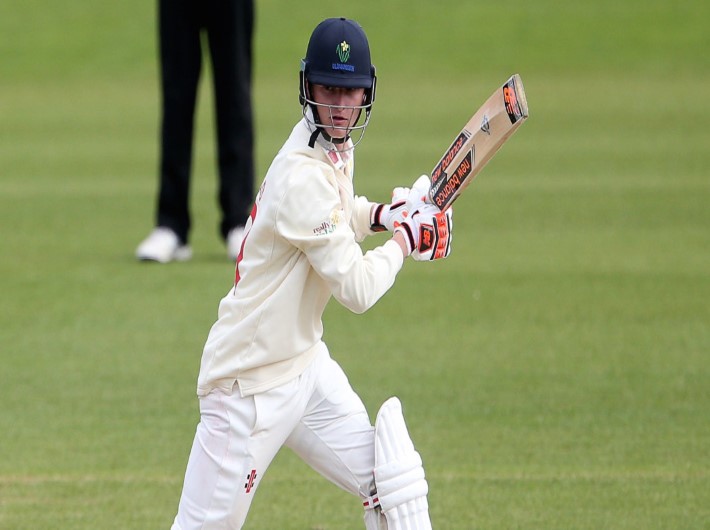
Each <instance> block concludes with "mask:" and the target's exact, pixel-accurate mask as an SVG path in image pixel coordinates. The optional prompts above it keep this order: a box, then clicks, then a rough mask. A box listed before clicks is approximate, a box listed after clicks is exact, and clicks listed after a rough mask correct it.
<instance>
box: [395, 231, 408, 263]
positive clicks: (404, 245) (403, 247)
mask: <svg viewBox="0 0 710 530" xmlns="http://www.w3.org/2000/svg"><path fill="white" fill-rule="evenodd" d="M392 240H393V241H394V242H395V243H397V244H398V245H399V249H400V250H401V251H402V258H406V257H407V256H409V249H408V248H407V243H406V242H405V241H404V236H403V235H402V233H401V232H395V233H394V235H393V236H392Z"/></svg>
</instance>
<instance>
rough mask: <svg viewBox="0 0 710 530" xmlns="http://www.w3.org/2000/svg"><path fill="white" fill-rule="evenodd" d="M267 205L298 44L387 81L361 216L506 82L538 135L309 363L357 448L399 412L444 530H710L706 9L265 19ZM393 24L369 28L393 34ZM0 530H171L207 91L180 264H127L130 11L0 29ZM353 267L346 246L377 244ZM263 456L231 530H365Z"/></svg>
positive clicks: (41, 17) (204, 238)
mask: <svg viewBox="0 0 710 530" xmlns="http://www.w3.org/2000/svg"><path fill="white" fill-rule="evenodd" d="M256 4H257V13H258V15H257V17H258V22H257V39H256V58H255V59H256V71H255V85H254V89H255V99H254V104H255V111H256V118H257V141H258V145H257V157H258V159H257V162H258V169H259V177H258V178H259V179H261V176H262V175H263V173H264V171H265V170H266V168H267V166H268V164H269V162H270V160H271V158H272V157H273V155H274V154H275V152H276V151H277V150H278V148H279V147H280V145H281V142H282V141H283V140H284V139H285V137H286V135H287V134H288V132H289V131H290V128H291V126H292V124H293V123H294V122H295V121H296V120H297V119H298V118H299V108H298V104H297V97H296V96H297V84H296V83H297V81H296V80H297V69H298V64H299V60H300V58H301V56H302V54H303V53H304V51H305V45H306V42H307V39H308V36H309V35H310V32H311V30H312V28H313V27H314V26H315V24H316V23H317V22H318V21H319V20H320V19H322V18H325V17H327V16H340V15H345V16H349V17H352V18H356V19H358V20H359V21H360V22H361V23H362V24H363V26H364V27H365V29H366V30H367V32H368V35H369V37H370V42H371V46H372V48H373V60H374V62H375V64H376V65H377V67H378V74H379V81H380V83H379V92H378V100H377V103H376V106H375V111H374V114H373V122H372V125H371V127H370V129H369V130H368V133H367V137H366V138H365V140H364V142H363V144H362V146H361V148H359V152H358V173H357V176H356V189H357V190H358V191H359V192H360V193H363V194H365V195H368V196H369V197H370V198H372V199H376V200H384V199H385V198H387V197H388V196H389V192H390V190H391V188H392V187H394V186H396V185H403V184H404V185H408V184H409V183H411V182H412V181H413V180H414V179H415V177H416V176H417V175H419V174H420V173H422V172H427V171H429V170H430V169H431V167H432V165H433V164H434V162H436V160H437V159H438V157H439V155H440V154H441V152H442V150H443V149H444V148H445V147H446V145H448V142H449V141H450V140H451V139H452V138H453V136H454V135H455V134H456V133H457V132H458V130H459V129H460V127H461V126H462V125H463V123H464V122H465V121H466V119H467V118H468V117H469V115H470V114H471V113H472V112H473V111H474V110H475V109H476V108H477V107H478V106H479V105H480V103H482V102H483V101H484V100H485V98H486V97H487V96H488V94H489V93H490V92H492V90H493V89H494V88H496V87H497V86H498V85H499V84H500V83H501V82H502V81H503V80H505V79H506V78H507V76H508V75H510V74H512V73H514V72H519V73H520V74H521V75H522V77H523V79H524V81H525V86H526V90H527V94H528V101H529V104H530V113H531V118H530V120H529V121H528V122H527V123H526V124H525V125H524V126H523V127H522V128H521V129H520V131H519V132H518V133H517V134H516V135H515V137H513V139H512V140H511V141H510V143H509V145H506V146H505V147H504V148H503V149H502V150H501V152H500V153H499V154H498V155H497V157H496V158H495V159H494V160H493V161H492V162H491V164H490V165H489V166H488V167H487V168H486V170H485V171H484V172H483V173H482V174H481V175H480V177H479V179H478V181H477V182H476V183H475V184H474V185H473V186H472V187H471V188H469V190H468V192H467V194H466V195H465V196H464V197H463V198H462V199H461V200H460V201H459V202H458V203H457V206H456V217H455V220H456V227H455V237H454V250H453V253H452V255H451V257H450V258H449V259H448V260H446V261H445V262H442V263H437V264H416V263H407V264H406V266H405V269H404V271H403V272H402V273H401V275H400V277H399V279H398V282H397V284H396V285H395V287H394V288H393V289H392V291H391V292H390V293H389V294H388V296H386V297H385V298H384V299H383V300H382V301H381V302H380V303H378V305H377V306H375V307H374V308H373V309H372V310H371V311H369V312H368V313H366V314H365V315H362V316H357V315H353V314H350V313H349V312H347V311H346V310H344V309H342V308H341V307H339V306H337V304H335V303H333V304H331V305H330V306H329V308H328V311H327V314H326V341H327V342H328V344H329V345H330V348H331V351H332V353H333V356H334V357H335V358H336V359H337V360H338V361H339V362H340V363H341V364H342V365H343V366H344V368H345V370H346V372H348V374H349V376H350V380H351V383H352V384H353V386H354V387H355V389H356V390H357V391H358V392H359V393H360V395H361V396H362V398H363V400H364V401H365V403H366V405H367V406H368V409H369V411H370V412H371V414H372V415H373V416H374V413H375V412H376V410H377V408H378V407H379V405H380V404H381V403H382V401H384V400H385V399H386V398H387V397H389V396H390V395H398V396H399V397H400V398H401V400H402V402H403V404H404V407H405V414H406V416H407V419H408V422H409V425H410V431H411V434H412V437H413V438H414V440H415V443H416V445H417V448H418V449H419V451H420V452H421V453H422V456H423V458H424V460H425V466H426V469H427V474H428V478H429V483H430V496H429V503H430V507H431V516H432V521H433V524H434V527H435V528H437V529H442V530H445V529H466V530H468V529H486V530H488V529H540V530H549V529H559V530H563V529H590V530H591V529H595V530H596V529H601V528H604V529H607V528H608V529H644V530H646V529H710V303H708V300H709V299H710V181H709V179H708V177H709V173H710V132H708V125H707V124H708V122H709V121H710V98H708V96H709V95H710V55H709V54H708V49H710V33H709V32H708V30H707V27H708V21H709V20H710V4H708V3H707V2H704V1H702V0H679V1H678V2H668V1H660V0H648V1H642V0H628V1H626V2H623V1H618V0H616V1H612V0H599V1H597V2H583V3H577V4H573V3H564V2H557V1H554V0H541V1H539V2H526V1H523V0H511V1H509V2H504V3H503V2H498V3H492V2H480V1H472V2H454V1H452V0H442V1H439V2H427V1H424V0H409V1H407V2H405V1H404V0H394V1H385V2H377V1H374V0H363V1H361V2H357V3H355V2H353V3H351V4H337V5H336V4H332V3H326V2H323V1H321V0H316V1H315V2H311V3H309V4H308V5H302V4H294V3H291V2H287V1H286V0H266V1H263V2H262V1H258V0H257V2H256ZM385 7H386V9H385ZM0 33H1V34H2V39H0V56H1V57H2V60H1V61H0V293H1V294H2V303H1V304H0V361H1V366H2V368H1V369H0V529H2V530H36V529H59V530H84V529H86V530H89V529H91V530H96V529H101V530H112V529H121V530H125V529H157V528H169V526H170V524H171V522H172V518H173V516H174V513H175V510H176V507H177V501H178V498H179V494H180V488H181V485H182V475H183V472H184V468H185V464H186V462H187V457H188V453H189V449H190V445H191V443H192V436H193V433H194V428H195V425H196V422H197V421H198V411H197V400H196V397H195V394H194V392H195V383H196V377H197V371H198V367H199V359H200V354H201V350H202V345H203V343H204V340H205V338H206V336H207V332H208V330H209V327H210V326H211V324H212V322H213V321H214V319H215V317H216V311H217V304H218V301H219V299H220V298H221V296H222V295H223V294H224V293H225V292H226V291H227V289H228V288H229V287H230V285H231V281H232V277H233V267H232V265H231V264H230V263H228V262H227V261H226V259H225V258H224V249H223V247H222V244H221V242H220V241H219V239H218V237H217V211H216V200H215V196H216V178H215V167H214V140H213V134H212V127H213V125H212V124H213V116H212V100H211V96H210V89H211V83H210V82H209V79H208V78H203V84H202V91H201V99H200V107H199V116H198V133H197V138H196V153H195V178H194V186H193V188H194V189H193V203H192V205H193V214H194V221H195V230H194V232H193V234H192V238H193V241H192V242H193V246H194V249H195V253H196V255H195V258H194V259H193V260H192V261H191V262H188V263H184V264H171V265H168V266H149V265H142V264H138V263H136V262H135V261H134V259H133V251H134V249H135V246H136V245H137V244H138V242H139V241H140V240H141V239H142V238H143V237H144V236H145V235H146V233H147V232H148V230H149V229H150V228H151V225H152V220H153V205H154V201H155V192H156V186H157V177H156V168H157V142H158V135H157V128H158V101H159V99H158V87H157V63H156V53H155V49H156V43H155V5H154V3H153V2H142V1H138V0H129V1H127V2H114V3H107V2H99V3H87V2H81V1H79V0H66V1H64V2H60V3H56V5H55V4H54V3H51V2H50V3H44V2H43V3H41V2H38V1H37V0H30V1H26V2H5V3H2V4H0ZM381 241H382V239H375V240H374V241H372V242H370V243H369V244H371V245H373V244H377V243H379V242H381ZM361 517H362V514H361V510H360V508H359V503H358V502H357V500H354V499H352V498H350V497H349V496H348V495H347V494H345V493H343V492H341V491H340V490H338V489H337V488H335V487H334V486H331V485H330V484H329V483H327V482H326V481H325V480H324V479H322V478H321V477H319V476H318V475H317V474H315V473H314V472H313V471H311V470H310V469H309V468H308V467H307V466H305V465H304V464H303V463H302V462H300V461H299V460H298V459H297V458H295V457H294V456H293V455H292V454H291V453H289V452H288V451H283V452H282V453H281V454H280V455H279V456H278V457H277V460H276V461H275V463H274V464H273V466H272V467H271V468H270V469H269V471H268V474H267V476H266V477H265V480H264V482H263V484H262V486H261V487H260V489H259V492H258V495H257V497H256V499H255V501H254V504H253V508H252V512H251V513H250V515H249V519H248V521H247V528H261V529H274V530H282V529H311V530H316V529H317V530H349V529H360V528H363V526H362V523H361Z"/></svg>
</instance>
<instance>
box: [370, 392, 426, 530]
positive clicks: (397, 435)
mask: <svg viewBox="0 0 710 530" xmlns="http://www.w3.org/2000/svg"><path fill="white" fill-rule="evenodd" d="M375 486H376V487H377V496H378V498H379V502H380V506H381V508H382V512H383V513H384V514H385V517H386V518H387V524H388V530H431V521H430V519H429V505H428V503H427V499H426V495H427V493H428V491H429V486H428V484H427V481H426V478H425V477H424V468H423V467H422V459H421V456H419V453H418V452H417V451H416V450H415V449H414V444H413V443H412V439H411V438H410V436H409V431H408V430H407V425H406V423H405V422H404V416H403V415H402V404H401V403H400V402H399V399H397V398H396V397H392V398H390V399H388V400H387V401H385V403H384V404H383V405H382V407H380V410H379V412H378V413H377V419H376V420H375Z"/></svg>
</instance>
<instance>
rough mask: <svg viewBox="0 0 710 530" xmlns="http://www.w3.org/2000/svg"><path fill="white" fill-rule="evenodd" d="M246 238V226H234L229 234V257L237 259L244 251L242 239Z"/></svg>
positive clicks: (233, 259)
mask: <svg viewBox="0 0 710 530" xmlns="http://www.w3.org/2000/svg"><path fill="white" fill-rule="evenodd" d="M243 240H244V227H243V226H237V227H236V228H232V229H231V230H230V231H229V233H228V234H227V257H228V258H229V259H230V260H232V261H235V260H236V259H237V256H239V253H240V252H241V251H242V241H243Z"/></svg>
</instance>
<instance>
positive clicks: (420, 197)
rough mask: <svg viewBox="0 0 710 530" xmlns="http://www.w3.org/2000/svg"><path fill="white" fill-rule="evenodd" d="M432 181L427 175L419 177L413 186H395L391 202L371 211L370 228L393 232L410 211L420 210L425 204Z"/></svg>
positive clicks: (378, 205) (374, 230) (376, 230)
mask: <svg viewBox="0 0 710 530" xmlns="http://www.w3.org/2000/svg"><path fill="white" fill-rule="evenodd" d="M429 187H430V181H429V177H428V176H427V175H422V176H421V177H419V178H418V179H417V180H416V181H415V182H414V185H413V186H412V187H411V188H395V189H393V190H392V202H391V203H390V204H377V205H375V207H374V208H373V209H372V212H371V213H370V229H371V230H372V231H373V232H384V231H385V230H389V231H390V232H393V231H394V229H395V228H396V226H397V225H398V224H399V223H401V222H402V221H403V220H404V219H405V218H406V217H407V216H408V215H409V212H413V211H415V210H418V209H419V208H421V207H422V206H423V205H424V201H425V200H426V195H427V193H428V192H429Z"/></svg>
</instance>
